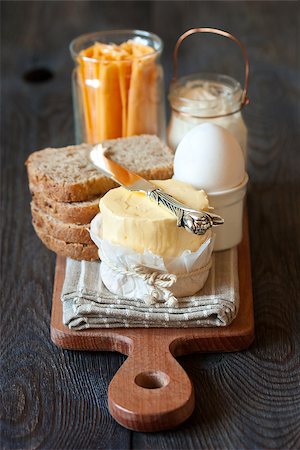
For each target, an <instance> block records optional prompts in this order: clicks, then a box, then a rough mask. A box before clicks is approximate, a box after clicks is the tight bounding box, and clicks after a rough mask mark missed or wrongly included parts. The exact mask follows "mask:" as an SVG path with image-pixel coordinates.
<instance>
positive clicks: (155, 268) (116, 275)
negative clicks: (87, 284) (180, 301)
mask: <svg viewBox="0 0 300 450" xmlns="http://www.w3.org/2000/svg"><path fill="white" fill-rule="evenodd" d="M90 234H91V238H92V240H93V241H94V242H95V244H96V245H97V247H98V248H99V256H100V258H101V266H100V273H101V278H102V281H103V283H104V285H105V286H106V287H107V289H108V290H109V291H110V292H112V293H114V294H117V295H120V296H122V297H126V298H128V299H144V301H146V302H148V303H149V304H151V303H153V302H155V300H157V301H161V302H164V301H166V302H167V304H168V305H169V306H171V305H173V306H174V305H175V304H176V298H177V297H185V296H190V295H193V294H195V293H196V292H198V291H199V290H200V289H201V288H202V287H203V286H204V284H205V282H206V280H207V277H208V274H209V269H210V266H211V254H212V250H213V240H214V236H213V235H212V233H211V231H210V230H209V231H208V232H207V239H206V240H205V242H204V243H203V244H202V245H201V247H200V248H199V249H198V250H197V251H196V252H191V251H190V250H186V251H184V252H183V253H182V254H181V255H180V256H178V257H174V258H170V257H168V258H163V257H161V256H158V255H154V254H153V253H151V252H149V251H145V252H144V253H137V252H135V251H133V250H131V249H129V248H125V247H122V246H120V245H117V244H113V243H111V242H108V241H107V240H103V239H101V214H98V215H97V216H96V217H95V218H94V219H93V220H92V222H91V229H90ZM162 278H163V279H162ZM170 294H172V295H170Z"/></svg>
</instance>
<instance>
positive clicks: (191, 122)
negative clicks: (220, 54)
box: [168, 74, 247, 160]
mask: <svg viewBox="0 0 300 450" xmlns="http://www.w3.org/2000/svg"><path fill="white" fill-rule="evenodd" d="M242 95H243V92H242V89H241V86H240V84H239V83H238V82H237V81H236V80H234V79H233V78H231V77H228V76H225V75H215V74H194V75H191V76H186V77H183V78H180V79H179V80H178V81H176V82H174V83H172V84H171V88H170V93H169V101H170V105H171V109H172V114H171V119H170V123H169V126H168V145H169V146H170V147H171V148H172V149H173V150H175V149H176V148H177V146H178V144H179V142H180V141H181V139H182V138H183V137H184V136H185V135H186V134H187V133H188V132H189V131H190V130H191V129H192V128H194V127H195V126H197V125H199V124H202V123H207V122H210V123H214V124H216V125H220V126H222V127H224V128H226V129H227V130H229V131H230V133H231V134H232V135H233V136H234V137H235V138H236V140H237V141H238V143H239V145H240V146H241V148H242V150H243V155H244V159H245V160H246V148H247V128H246V125H245V123H244V120H243V117H242V115H241V111H240V106H241V100H242Z"/></svg>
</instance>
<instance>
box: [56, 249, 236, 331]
mask: <svg viewBox="0 0 300 450" xmlns="http://www.w3.org/2000/svg"><path fill="white" fill-rule="evenodd" d="M100 264H101V263H100V262H98V261H96V262H88V261H74V260H73V259H70V258H67V264H66V273H65V281H64V285H63V289H62V296H61V300H62V302H63V323H64V325H67V326H68V327H69V328H72V329H74V330H84V329H87V328H121V327H123V328H124V327H143V328H148V327H173V328H174V327H175V328H180V327H183V328H188V327H217V326H226V325H229V324H230V323H231V322H232V321H233V319H234V318H235V317H236V315H237V312H238V307H239V279H238V265H237V249H236V248H232V249H230V250H226V251H223V252H218V253H214V254H213V256H212V267H211V271H210V274H209V277H208V279H207V281H206V283H205V285H204V287H203V288H202V289H201V290H200V291H199V293H197V294H196V295H193V296H190V297H181V298H179V299H178V300H179V302H178V305H177V306H176V307H167V306H166V305H165V304H164V303H156V304H155V305H154V306H153V307H149V306H148V305H147V304H145V302H144V301H143V300H138V299H136V300H132V299H126V298H123V297H120V296H118V295H115V294H112V293H111V292H109V291H108V290H107V289H106V287H105V286H104V284H103V282H102V280H101V274H100Z"/></svg>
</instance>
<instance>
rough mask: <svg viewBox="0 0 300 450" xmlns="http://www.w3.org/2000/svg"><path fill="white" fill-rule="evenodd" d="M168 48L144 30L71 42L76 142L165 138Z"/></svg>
mask: <svg viewBox="0 0 300 450" xmlns="http://www.w3.org/2000/svg"><path fill="white" fill-rule="evenodd" d="M162 50H163V43H162V41H161V39H160V38H159V37H158V36H156V35H155V34H153V33H148V32H146V31H140V30H116V31H100V32H96V33H91V34H86V35H82V36H79V37H78V38H76V39H74V40H73V41H72V42H71V44H70V51H71V55H72V58H73V60H74V62H75V68H74V70H73V73H72V92H73V106H74V119H75V139H76V143H78V144H79V143H81V142H87V143H91V144H95V143H97V142H100V141H102V140H104V139H114V138H119V137H127V136H133V135H139V134H156V135H157V136H159V137H160V138H164V137H165V127H166V125H165V105H164V87H163V69H162V66H161V64H160V56H161V53H162Z"/></svg>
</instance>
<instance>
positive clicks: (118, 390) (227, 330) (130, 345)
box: [51, 217, 254, 431]
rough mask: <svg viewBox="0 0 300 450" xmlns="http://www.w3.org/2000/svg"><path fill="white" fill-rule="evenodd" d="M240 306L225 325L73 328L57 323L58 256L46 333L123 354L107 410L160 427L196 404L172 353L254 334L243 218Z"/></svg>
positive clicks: (132, 424) (221, 346)
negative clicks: (48, 324)
mask: <svg viewBox="0 0 300 450" xmlns="http://www.w3.org/2000/svg"><path fill="white" fill-rule="evenodd" d="M238 261H239V264H238V270H239V284H240V309H239V313H238V316H237V317H236V319H235V320H234V321H233V322H232V324H231V325H229V326H228V327H218V328H189V329H186V328H182V329H180V328H148V329H145V328H131V329H128V328H118V329H111V330H109V329H94V330H93V329H91V330H84V331H72V330H70V329H69V328H67V327H65V326H64V325H63V323H62V303H61V301H60V296H61V290H62V285H63V281H64V274H65V259H64V258H62V257H59V256H58V257H57V260H56V271H55V280H54V292H53V305H52V318H51V338H52V341H53V342H54V343H55V344H56V345H58V346H60V347H62V348H65V349H69V350H109V351H117V352H120V353H123V354H125V355H128V358H127V359H126V361H125V362H124V364H123V365H122V366H121V367H120V369H119V370H118V372H117V373H116V374H115V376H114V378H113V379H112V381H111V383H110V385H109V388H108V404H109V411H110V413H111V415H112V416H113V417H114V418H115V420H116V421H117V422H119V423H120V424H121V425H123V426H124V427H126V428H129V429H132V430H136V431H159V430H164V429H168V428H173V427H175V426H177V425H179V424H180V423H182V422H183V421H185V420H186V419H187V418H188V417H189V416H190V415H191V414H192V412H193V410H194V406H195V399H194V391H193V386H192V384H191V381H190V379H189V377H188V376H187V374H186V373H185V371H184V370H183V368H182V367H181V366H180V364H179V363H178V362H177V361H176V359H175V357H176V356H180V355H185V354H188V353H193V352H220V351H221V352H235V351H239V350H243V349H245V348H247V347H249V345H250V344H251V343H252V341H253V339H254V320H253V300H252V282H251V266H250V250H249V235H248V224H247V219H246V217H245V219H244V238H243V241H242V243H241V244H240V245H239V248H238Z"/></svg>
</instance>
